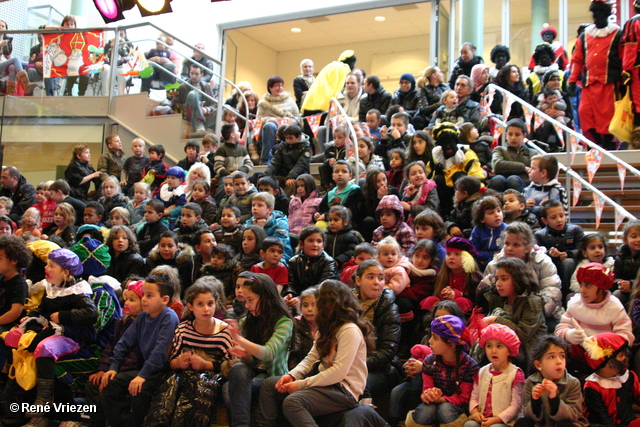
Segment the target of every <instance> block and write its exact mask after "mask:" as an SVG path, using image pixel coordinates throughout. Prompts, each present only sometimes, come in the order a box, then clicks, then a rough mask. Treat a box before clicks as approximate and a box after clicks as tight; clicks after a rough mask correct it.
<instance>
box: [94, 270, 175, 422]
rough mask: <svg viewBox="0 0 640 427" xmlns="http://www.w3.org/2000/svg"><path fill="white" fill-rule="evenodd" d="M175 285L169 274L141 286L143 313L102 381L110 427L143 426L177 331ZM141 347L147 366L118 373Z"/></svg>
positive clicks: (120, 343) (155, 276) (124, 337)
mask: <svg viewBox="0 0 640 427" xmlns="http://www.w3.org/2000/svg"><path fill="white" fill-rule="evenodd" d="M175 287H176V284H175V283H173V281H172V280H171V277H170V276H169V275H167V274H162V273H160V274H150V275H149V276H147V278H146V279H145V281H144V283H143V285H142V310H143V311H142V312H141V313H140V314H139V315H138V316H137V317H136V320H134V321H133V323H132V324H131V326H130V327H129V329H127V331H126V332H125V333H124V334H123V335H122V338H121V339H120V341H118V343H117V344H116V346H115V347H114V349H113V354H112V355H111V365H110V367H109V371H107V372H106V373H105V374H104V375H103V377H102V383H101V387H102V393H103V399H104V400H103V401H104V403H105V407H106V408H109V410H108V411H106V416H107V422H108V424H109V425H118V426H120V425H142V424H143V422H144V418H145V416H146V415H147V412H148V411H149V406H150V404H151V399H152V397H153V395H154V393H155V392H156V391H157V389H158V387H160V385H161V384H162V383H163V382H164V380H165V373H166V372H167V371H168V363H167V358H168V354H169V348H170V347H171V342H172V340H173V335H174V331H175V329H176V327H177V326H178V324H179V323H180V320H179V319H178V316H177V315H176V313H175V312H174V311H173V310H172V309H170V308H169V307H168V305H169V303H170V302H171V299H172V298H173V296H174V293H175ZM136 345H138V346H139V347H140V352H141V353H142V357H143V359H144V364H143V365H142V368H141V369H140V370H139V371H125V372H118V370H119V368H120V365H122V364H123V363H124V362H125V356H126V355H127V354H128V353H129V352H130V351H131V349H132V348H134V346H136Z"/></svg>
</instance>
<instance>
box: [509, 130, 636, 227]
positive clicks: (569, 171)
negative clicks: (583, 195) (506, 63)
mask: <svg viewBox="0 0 640 427" xmlns="http://www.w3.org/2000/svg"><path fill="white" fill-rule="evenodd" d="M499 121H500V125H501V126H504V125H505V122H504V121H502V120H499ZM503 133H504V132H503ZM529 147H533V149H535V150H536V151H537V152H538V153H540V154H547V152H546V151H544V150H543V149H542V148H540V147H538V146H537V145H535V144H531V145H529ZM569 155H571V153H570V152H569ZM558 167H559V168H560V169H562V170H563V171H565V173H566V174H567V183H569V179H570V177H572V178H574V179H577V180H578V181H580V183H581V184H582V186H583V187H587V188H588V189H589V190H591V191H592V192H593V193H595V194H597V195H598V196H600V197H602V198H603V199H604V200H605V201H606V202H607V203H609V204H610V205H611V206H613V208H614V209H615V210H616V211H617V212H618V214H624V215H625V216H626V217H627V218H629V220H635V219H637V218H636V217H635V215H632V214H631V213H630V212H629V211H627V210H626V209H625V208H624V207H622V205H619V204H618V203H616V202H614V201H613V200H612V199H611V198H610V197H609V196H607V195H606V194H604V193H603V192H602V191H600V190H599V189H598V188H597V187H595V186H594V185H593V184H591V183H590V182H589V181H587V180H585V179H584V178H583V177H581V176H580V175H579V174H578V173H577V172H576V171H574V170H573V169H571V167H570V166H566V165H564V164H562V163H561V162H558ZM572 191H573V189H572V187H571V186H569V185H568V184H567V193H568V194H571V192H572ZM571 201H572V199H571V198H570V200H569V203H571ZM567 214H568V215H569V218H571V211H570V210H569V212H567Z"/></svg>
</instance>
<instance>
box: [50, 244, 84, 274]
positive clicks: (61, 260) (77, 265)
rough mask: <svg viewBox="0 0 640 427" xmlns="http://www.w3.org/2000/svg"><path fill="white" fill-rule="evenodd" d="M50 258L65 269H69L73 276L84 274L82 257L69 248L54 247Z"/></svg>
mask: <svg viewBox="0 0 640 427" xmlns="http://www.w3.org/2000/svg"><path fill="white" fill-rule="evenodd" d="M49 259H50V260H51V261H53V262H55V263H56V264H58V265H59V266H60V267H62V268H64V269H65V270H69V273H71V275H72V276H80V275H81V274H82V262H80V258H78V255H76V254H75V253H73V252H71V251H70V250H69V249H65V248H60V249H54V250H52V251H51V252H49Z"/></svg>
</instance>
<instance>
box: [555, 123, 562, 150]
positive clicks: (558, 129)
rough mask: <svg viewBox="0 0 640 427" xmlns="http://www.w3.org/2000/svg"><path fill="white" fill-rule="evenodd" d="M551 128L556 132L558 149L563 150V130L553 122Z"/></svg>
mask: <svg viewBox="0 0 640 427" xmlns="http://www.w3.org/2000/svg"><path fill="white" fill-rule="evenodd" d="M553 128H554V129H555V130H556V133H557V134H558V139H559V140H560V149H561V151H564V131H563V130H562V129H561V128H560V126H558V125H557V124H555V123H554V124H553Z"/></svg>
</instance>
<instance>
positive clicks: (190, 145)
mask: <svg viewBox="0 0 640 427" xmlns="http://www.w3.org/2000/svg"><path fill="white" fill-rule="evenodd" d="M184 152H185V154H186V155H187V157H185V158H184V159H182V160H180V161H179V162H178V166H180V167H181V168H182V169H184V170H185V171H188V170H189V169H191V166H193V165H194V163H195V162H197V161H198V152H200V144H198V143H197V142H196V141H194V140H189V141H187V142H186V144H184Z"/></svg>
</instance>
